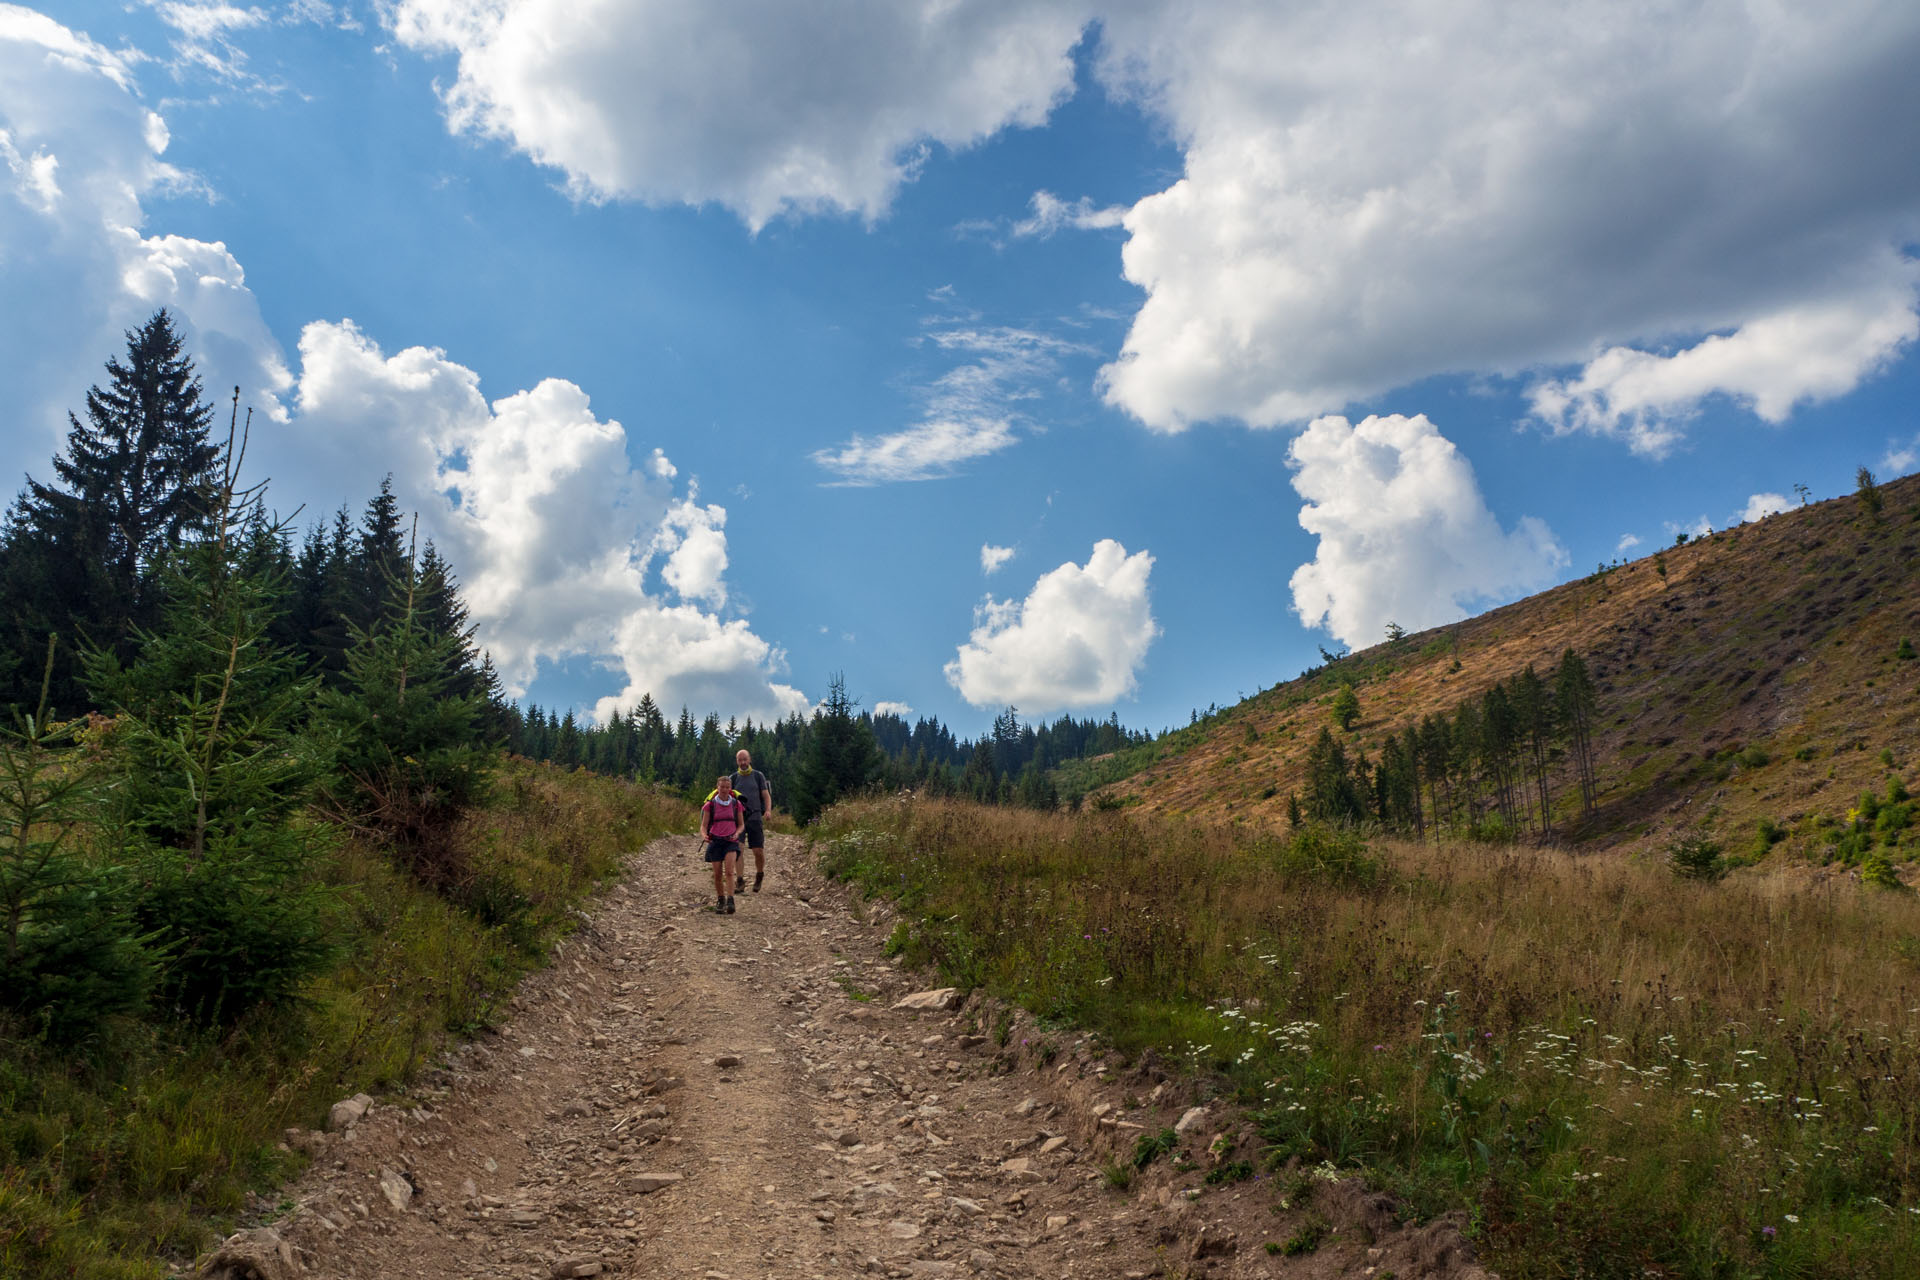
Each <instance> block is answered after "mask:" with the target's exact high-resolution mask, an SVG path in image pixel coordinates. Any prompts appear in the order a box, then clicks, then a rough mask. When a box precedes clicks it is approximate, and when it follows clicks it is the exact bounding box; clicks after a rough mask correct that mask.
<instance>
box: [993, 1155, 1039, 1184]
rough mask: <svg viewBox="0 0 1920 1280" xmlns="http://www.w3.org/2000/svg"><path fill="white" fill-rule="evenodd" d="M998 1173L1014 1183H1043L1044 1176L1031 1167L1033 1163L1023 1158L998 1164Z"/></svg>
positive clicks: (1018, 1157) (1017, 1157)
mask: <svg viewBox="0 0 1920 1280" xmlns="http://www.w3.org/2000/svg"><path fill="white" fill-rule="evenodd" d="M1000 1172H1002V1173H1004V1174H1006V1175H1007V1177H1008V1178H1010V1179H1011V1180H1013V1181H1014V1182H1044V1181H1045V1180H1046V1175H1045V1174H1043V1173H1041V1172H1040V1171H1039V1170H1038V1169H1036V1168H1034V1167H1033V1161H1031V1160H1029V1159H1028V1158H1027V1157H1025V1156H1015V1157H1014V1158H1013V1159H1011V1160H1002V1161H1001V1162H1000Z"/></svg>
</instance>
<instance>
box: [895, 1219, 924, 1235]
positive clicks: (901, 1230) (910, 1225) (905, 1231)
mask: <svg viewBox="0 0 1920 1280" xmlns="http://www.w3.org/2000/svg"><path fill="white" fill-rule="evenodd" d="M887 1234H888V1235H890V1236H892V1237H893V1238H894V1239H895V1240H918V1239H919V1238H920V1224H919V1223H917V1222H908V1221H907V1220H906V1219H905V1218H895V1219H894V1220H893V1221H892V1222H889V1223H888V1224H887Z"/></svg>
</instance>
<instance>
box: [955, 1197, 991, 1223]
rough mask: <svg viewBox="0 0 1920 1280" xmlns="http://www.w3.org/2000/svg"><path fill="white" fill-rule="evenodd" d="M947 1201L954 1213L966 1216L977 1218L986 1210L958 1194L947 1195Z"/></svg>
mask: <svg viewBox="0 0 1920 1280" xmlns="http://www.w3.org/2000/svg"><path fill="white" fill-rule="evenodd" d="M947 1203H948V1204H950V1205H952V1206H953V1210H954V1212H955V1213H958V1214H960V1215H961V1216H962V1217H966V1218H977V1217H979V1216H980V1215H981V1214H983V1213H985V1212H986V1210H985V1209H983V1208H981V1207H980V1205H979V1204H978V1203H976V1202H974V1201H972V1200H966V1199H963V1198H961V1197H960V1196H948V1197H947Z"/></svg>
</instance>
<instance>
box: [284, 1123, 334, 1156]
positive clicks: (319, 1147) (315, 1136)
mask: <svg viewBox="0 0 1920 1280" xmlns="http://www.w3.org/2000/svg"><path fill="white" fill-rule="evenodd" d="M283 1137H284V1138H285V1140H286V1144H287V1145H288V1146H289V1147H291V1148H293V1149H294V1150H295V1151H298V1152H299V1153H300V1154H302V1155H308V1156H317V1155H319V1154H320V1153H321V1152H322V1151H324V1150H326V1148H327V1135H326V1134H324V1133H322V1132H320V1130H318V1129H300V1128H293V1129H289V1130H287V1131H286V1133H285V1134H284V1135H283Z"/></svg>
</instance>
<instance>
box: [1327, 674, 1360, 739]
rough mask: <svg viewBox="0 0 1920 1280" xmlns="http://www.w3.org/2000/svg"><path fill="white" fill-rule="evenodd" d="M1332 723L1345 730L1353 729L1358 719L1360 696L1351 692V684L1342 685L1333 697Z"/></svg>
mask: <svg viewBox="0 0 1920 1280" xmlns="http://www.w3.org/2000/svg"><path fill="white" fill-rule="evenodd" d="M1332 715H1333V722H1334V723H1335V724H1337V725H1339V726H1340V728H1341V729H1342V730H1343V731H1345V730H1350V729H1352V728H1353V725H1354V722H1355V721H1356V720H1358V719H1359V718H1360V695H1359V694H1357V693H1355V692H1354V691H1353V686H1352V685H1351V684H1342V685H1341V686H1340V692H1338V693H1336V694H1334V695H1333V711H1332Z"/></svg>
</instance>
